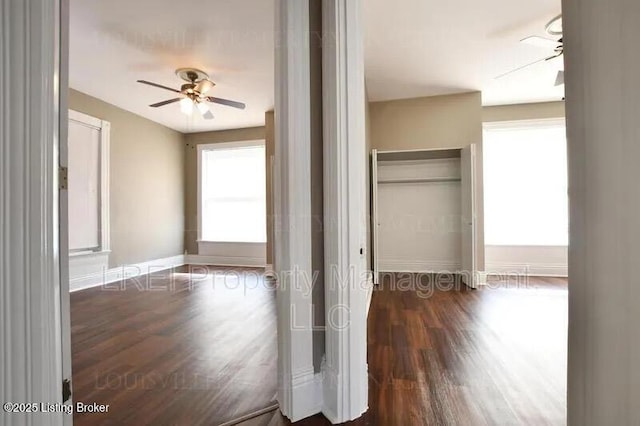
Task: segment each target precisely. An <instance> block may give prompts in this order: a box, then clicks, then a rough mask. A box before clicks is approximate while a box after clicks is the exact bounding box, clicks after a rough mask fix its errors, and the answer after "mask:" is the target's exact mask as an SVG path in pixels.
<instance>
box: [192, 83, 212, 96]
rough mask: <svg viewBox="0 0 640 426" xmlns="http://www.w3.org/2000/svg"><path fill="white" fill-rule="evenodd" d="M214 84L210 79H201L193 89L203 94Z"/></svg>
mask: <svg viewBox="0 0 640 426" xmlns="http://www.w3.org/2000/svg"><path fill="white" fill-rule="evenodd" d="M215 85H216V84H215V83H214V82H213V81H211V80H202V81H201V82H199V83H198V84H196V87H194V88H193V90H195V91H196V92H199V93H201V94H203V95H204V94H205V93H207V92H208V91H209V90H211V89H212V88H213V86H215Z"/></svg>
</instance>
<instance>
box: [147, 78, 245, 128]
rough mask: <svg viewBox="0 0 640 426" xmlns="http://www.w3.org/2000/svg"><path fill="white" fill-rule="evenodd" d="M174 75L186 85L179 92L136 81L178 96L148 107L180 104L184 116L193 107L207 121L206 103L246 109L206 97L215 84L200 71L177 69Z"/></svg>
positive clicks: (208, 116)
mask: <svg viewBox="0 0 640 426" xmlns="http://www.w3.org/2000/svg"><path fill="white" fill-rule="evenodd" d="M176 75H177V76H178V77H180V78H181V79H183V80H184V81H186V83H184V84H183V85H182V86H181V87H180V90H178V89H173V88H171V87H167V86H164V85H162V84H158V83H153V82H151V81H147V80H138V83H142V84H147V85H149V86H153V87H158V88H160V89H165V90H169V91H171V92H174V93H178V94H179V95H180V96H179V97H177V98H172V99H167V100H166V101H161V102H157V103H155V104H151V105H149V106H150V107H152V108H158V107H161V106H165V105H169V104H172V103H175V102H180V110H181V111H182V112H183V113H184V114H187V115H191V114H192V113H193V109H194V107H195V108H196V109H197V110H198V111H199V112H200V114H202V117H203V118H204V119H207V120H210V119H212V118H213V114H212V113H211V110H210V109H209V105H207V103H208V102H211V103H214V104H220V105H226V106H230V107H233V108H238V109H245V107H246V105H245V104H243V103H242V102H236V101H232V100H229V99H223V98H216V97H214V96H207V93H208V92H209V90H211V89H212V88H213V87H214V86H215V85H216V84H215V83H214V82H213V81H211V80H209V76H208V75H207V74H206V73H205V72H204V71H200V70H198V69H196V68H179V69H177V70H176Z"/></svg>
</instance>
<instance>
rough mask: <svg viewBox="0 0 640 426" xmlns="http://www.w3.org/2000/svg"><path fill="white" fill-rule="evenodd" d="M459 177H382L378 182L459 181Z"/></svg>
mask: <svg viewBox="0 0 640 426" xmlns="http://www.w3.org/2000/svg"><path fill="white" fill-rule="evenodd" d="M461 181H462V179H461V178H457V177H433V178H420V179H383V180H378V183H430V182H461Z"/></svg>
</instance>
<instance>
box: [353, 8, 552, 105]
mask: <svg viewBox="0 0 640 426" xmlns="http://www.w3.org/2000/svg"><path fill="white" fill-rule="evenodd" d="M560 9H561V5H560V0H481V1H480V0H447V1H441V0H438V1H436V0H394V1H389V0H366V1H365V24H366V36H365V63H366V80H367V91H368V94H369V99H370V100H372V101H380V100H389V99H399V98H413V97H419V96H432V95H441V94H447V93H456V92H463V91H469V90H481V91H482V97H483V104H485V105H496V104H511V103H524V102H539V101H548V100H560V99H562V97H563V95H564V88H563V87H554V83H555V78H556V74H557V71H558V69H559V68H560V67H561V66H562V60H555V61H552V62H551V63H550V62H543V63H540V64H537V65H535V66H532V67H529V68H527V69H526V70H524V71H520V72H517V73H514V74H511V75H509V76H507V77H504V78H502V79H498V80H496V79H495V78H494V77H496V76H498V75H500V74H503V73H505V72H507V71H509V70H512V69H515V68H517V67H519V66H521V65H524V64H527V63H530V62H533V61H535V60H538V59H540V58H542V57H544V56H545V55H548V54H550V53H552V51H550V50H549V49H544V48H540V47H536V46H531V45H525V44H522V43H520V42H519V41H520V40H521V39H522V38H525V37H527V36H529V35H540V36H545V32H544V25H545V23H546V22H548V21H549V20H550V19H551V18H553V17H554V16H556V15H558V14H559V13H560Z"/></svg>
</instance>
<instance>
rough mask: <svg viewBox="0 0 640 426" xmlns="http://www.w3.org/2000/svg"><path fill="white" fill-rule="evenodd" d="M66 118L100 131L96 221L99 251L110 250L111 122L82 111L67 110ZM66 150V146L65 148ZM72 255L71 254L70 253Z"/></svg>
mask: <svg viewBox="0 0 640 426" xmlns="http://www.w3.org/2000/svg"><path fill="white" fill-rule="evenodd" d="M67 114H68V120H69V121H75V122H76V123H79V124H81V125H83V126H86V127H91V128H94V129H96V130H98V131H100V173H99V174H100V194H99V201H98V203H99V205H100V219H99V222H98V227H99V229H98V234H99V247H98V249H99V250H100V252H103V253H104V252H109V251H111V230H110V226H111V221H110V219H109V214H110V211H111V208H110V190H109V182H111V178H110V170H111V168H110V166H109V162H110V156H111V123H109V122H108V121H105V120H101V119H99V118H96V117H92V116H90V115H88V114H84V113H82V112H78V111H74V110H72V109H70V110H68V112H67ZM67 150H68V148H67ZM71 256H73V254H71Z"/></svg>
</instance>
